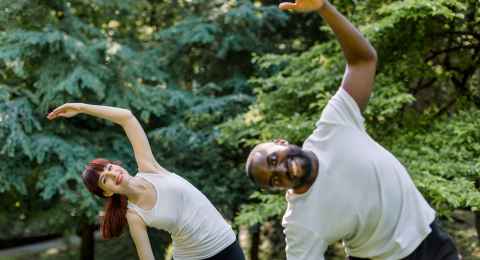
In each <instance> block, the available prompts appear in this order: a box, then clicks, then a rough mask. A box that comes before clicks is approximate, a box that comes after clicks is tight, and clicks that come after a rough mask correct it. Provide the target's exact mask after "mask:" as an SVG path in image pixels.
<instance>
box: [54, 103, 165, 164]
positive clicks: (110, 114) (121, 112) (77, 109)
mask: <svg viewBox="0 0 480 260" xmlns="http://www.w3.org/2000/svg"><path fill="white" fill-rule="evenodd" d="M79 113H84V114H87V115H91V116H95V117H99V118H103V119H107V120H109V121H112V122H113V123H116V124H119V125H121V126H122V128H123V130H124V131H125V133H126V134H127V137H128V140H129V141H130V143H131V145H132V147H133V152H134V153H135V159H136V161H137V165H138V170H139V171H140V172H158V171H165V170H164V169H163V168H162V167H161V166H160V164H158V162H157V161H156V160H155V158H154V156H153V153H152V148H151V147H150V143H149V142H148V138H147V135H146V134H145V131H144V130H143V128H142V126H141V125H140V122H138V120H137V118H135V116H134V115H133V114H132V113H131V112H130V110H128V109H123V108H118V107H109V106H97V105H89V104H83V103H66V104H64V105H62V106H59V107H57V108H56V109H55V110H53V111H52V112H51V113H49V114H48V116H47V118H48V119H50V120H53V119H55V118H58V117H66V118H70V117H73V116H75V115H77V114H79Z"/></svg>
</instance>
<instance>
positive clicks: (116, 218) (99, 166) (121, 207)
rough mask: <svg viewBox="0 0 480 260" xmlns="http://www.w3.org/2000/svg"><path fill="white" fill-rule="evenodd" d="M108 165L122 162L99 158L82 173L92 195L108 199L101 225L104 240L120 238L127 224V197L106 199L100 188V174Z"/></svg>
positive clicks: (90, 163)
mask: <svg viewBox="0 0 480 260" xmlns="http://www.w3.org/2000/svg"><path fill="white" fill-rule="evenodd" d="M108 164H115V165H120V162H118V161H110V160H107V159H102V158H98V159H95V160H92V161H90V162H89V163H88V164H87V166H86V167H85V170H84V171H83V173H82V179H83V183H85V186H86V187H87V189H88V190H89V191H90V192H91V193H93V194H95V195H97V196H99V197H102V198H105V199H106V202H105V206H104V211H105V215H104V217H103V221H102V223H101V225H100V229H101V230H102V237H103V239H111V238H114V237H118V236H120V235H121V234H122V231H123V228H124V227H125V225H126V224H127V218H126V213H127V197H126V196H125V195H120V194H113V195H112V196H110V197H105V195H104V194H103V190H102V188H100V187H99V186H98V179H99V178H100V174H101V173H102V172H103V171H104V169H105V167H106V166H107V165H108Z"/></svg>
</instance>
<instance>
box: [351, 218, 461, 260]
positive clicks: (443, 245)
mask: <svg viewBox="0 0 480 260" xmlns="http://www.w3.org/2000/svg"><path fill="white" fill-rule="evenodd" d="M430 227H431V228H432V232H430V234H428V236H427V237H426V238H425V240H423V242H422V243H421V244H420V245H419V246H418V247H417V249H415V251H413V252H412V253H411V254H410V255H408V256H407V257H406V258H404V260H459V255H458V251H457V248H456V247H455V244H454V243H453V240H452V239H451V238H450V237H449V236H448V234H447V233H446V232H445V231H443V230H442V229H441V228H440V225H439V223H438V220H437V219H435V220H434V221H433V222H432V224H431V225H430ZM349 259H350V260H362V259H364V258H357V257H350V258H349Z"/></svg>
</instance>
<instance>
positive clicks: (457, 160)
mask: <svg viewBox="0 0 480 260" xmlns="http://www.w3.org/2000/svg"><path fill="white" fill-rule="evenodd" d="M338 8H340V9H341V11H342V12H343V13H347V14H348V13H350V12H351V13H353V15H352V17H353V20H354V21H355V23H356V25H357V26H359V27H360V28H362V29H363V30H364V31H365V34H366V35H367V36H368V38H369V39H370V40H371V41H372V43H373V45H374V46H375V48H376V49H377V52H378V55H379V62H380V63H379V66H378V70H377V77H376V82H375V89H374V93H373V95H372V96H371V99H370V102H369V105H368V107H367V110H366V111H365V113H364V117H365V119H366V126H367V129H368V132H369V133H370V135H372V136H373V137H374V138H375V139H376V140H377V141H379V142H380V143H381V144H383V145H384V146H386V147H387V149H389V150H391V151H392V152H393V153H394V154H395V155H396V156H397V157H398V158H399V159H400V160H402V161H403V163H404V164H405V165H406V166H407V168H408V169H409V172H410V174H411V175H412V177H413V179H414V180H415V182H416V184H417V185H418V187H419V188H420V190H421V191H422V192H423V194H424V195H425V196H426V197H427V199H428V200H429V201H430V202H431V203H432V205H433V206H434V207H435V208H436V209H437V210H438V211H439V212H440V213H441V214H446V215H448V214H449V213H450V212H451V211H452V210H453V209H455V208H466V209H471V210H477V209H478V207H479V206H480V200H479V198H480V192H479V191H478V190H477V188H475V185H474V182H475V181H476V180H477V179H479V178H480V169H479V168H478V167H479V161H478V157H479V155H480V154H479V151H478V147H477V146H478V144H477V143H478V140H480V138H479V136H478V134H477V132H478V131H476V130H475V129H477V130H478V125H479V123H480V121H479V116H478V113H479V111H480V109H479V108H480V96H479V95H478V91H477V90H478V89H479V87H480V85H479V81H478V79H477V78H478V75H479V73H480V71H479V70H478V68H477V65H476V64H478V61H480V49H479V48H478V46H479V45H478V44H480V38H479V37H478V34H477V33H476V30H478V29H480V28H479V27H478V13H479V8H478V3H477V2H475V1H428V0H412V1H387V2H377V1H368V2H358V3H356V4H355V5H349V4H343V5H341V6H338ZM355 10H356V11H357V12H355ZM475 46H476V47H475ZM255 64H256V67H257V69H256V71H255V76H254V77H253V78H252V79H251V81H250V83H251V85H252V87H253V88H254V91H255V93H256V94H257V99H256V102H255V103H254V104H253V105H251V106H250V108H249V111H247V112H246V113H244V114H241V115H238V116H237V117H236V118H235V119H233V120H230V121H229V122H227V123H225V124H223V125H222V128H221V129H222V135H221V136H220V140H221V141H222V142H224V143H225V144H226V145H230V146H231V147H232V148H243V149H246V150H248V149H249V148H251V147H252V146H253V145H254V144H256V143H258V142H260V141H265V140H271V139H274V138H280V137H281V138H285V139H287V140H289V141H291V142H293V143H297V144H301V143H302V142H303V140H305V138H306V137H307V136H308V135H309V134H310V133H311V132H312V130H313V128H314V123H315V122H316V121H317V120H318V118H319V116H320V113H321V110H322V109H323V107H324V106H325V104H326V103H327V101H328V99H329V98H330V97H331V96H332V95H333V94H334V92H335V91H336V90H337V88H338V86H339V85H340V82H341V77H342V76H343V71H344V67H345V63H344V59H343V57H342V54H341V51H340V48H339V46H338V43H337V42H336V40H335V38H333V37H331V36H330V38H328V40H327V41H323V42H321V43H318V44H317V45H315V46H313V47H312V48H310V49H307V50H305V51H304V52H301V53H299V54H297V53H290V54H282V55H278V54H276V55H272V54H268V55H264V56H259V57H257V58H256V59H255ZM270 199H271V197H270V195H259V194H256V195H255V196H254V199H252V201H251V204H250V205H248V206H244V207H243V208H242V212H241V214H240V216H239V217H238V218H237V219H236V220H237V222H238V223H242V224H250V225H252V224H255V223H259V222H262V221H264V220H266V219H268V218H271V217H274V215H275V212H276V213H277V214H278V215H277V217H279V216H281V214H282V210H280V209H282V208H283V207H284V205H283V204H281V203H278V204H276V203H274V204H273V205H274V206H273V207H277V208H276V209H272V208H268V210H264V209H265V208H266V207H270V206H271V205H267V204H268V203H271V200H270ZM282 200H283V198H282V197H281V196H278V197H277V201H282Z"/></svg>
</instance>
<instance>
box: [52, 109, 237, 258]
mask: <svg viewBox="0 0 480 260" xmlns="http://www.w3.org/2000/svg"><path fill="white" fill-rule="evenodd" d="M79 113H84V114H88V115H91V116H95V117H99V118H104V119H107V120H110V121H112V122H114V123H116V124H119V125H121V126H122V127H123V129H124V131H125V133H126V134H127V137H128V139H129V141H130V143H131V144H132V146H133V152H134V155H135V160H136V162H137V166H138V171H139V172H138V174H137V175H136V176H134V177H132V176H130V175H129V174H128V172H127V171H126V170H125V169H124V168H122V167H121V166H120V164H119V163H118V162H114V161H109V160H106V159H95V160H93V161H91V162H90V163H89V164H88V165H87V166H86V169H85V171H84V172H83V173H82V178H83V181H84V183H85V185H86V186H87V188H88V190H89V191H90V192H92V193H93V194H95V195H97V196H100V197H102V198H106V200H107V201H106V203H105V216H104V220H103V223H102V225H101V226H102V227H101V230H102V235H103V237H104V238H105V239H109V238H112V237H117V236H119V235H120V234H121V232H122V229H123V227H124V226H125V225H126V224H127V223H128V227H129V230H130V235H131V236H132V238H133V241H134V243H135V246H136V248H137V252H138V255H139V258H140V259H141V260H146V259H154V256H153V252H152V248H151V245H150V241H149V239H148V235H147V226H149V227H154V228H158V229H162V230H166V231H167V232H169V233H170V235H171V237H172V241H173V246H174V252H173V258H174V259H175V260H183V259H218V260H220V259H225V260H227V259H228V260H237V259H239V260H244V256H243V253H242V251H241V249H240V247H239V245H238V242H237V241H236V237H235V234H234V233H233V231H232V229H231V227H230V226H229V225H228V224H227V223H226V222H225V220H224V219H223V218H222V216H221V215H220V213H219V212H218V211H217V210H216V209H215V207H214V206H213V205H212V204H211V203H210V201H209V200H208V199H207V198H206V197H205V196H204V195H203V194H202V193H201V192H200V191H199V190H197V189H196V188H195V187H194V186H193V185H191V184H190V183H189V182H187V181H186V180H185V179H183V178H182V177H180V176H178V175H176V174H174V173H171V172H169V171H167V170H166V169H164V168H163V167H161V166H160V165H159V164H158V162H157V161H156V160H155V158H154V157H153V154H152V150H151V148H150V144H149V142H148V139H147V136H146V135H145V132H144V131H143V129H142V127H141V125H140V123H139V122H138V120H137V119H136V118H135V116H133V115H132V113H131V112H130V111H129V110H126V109H122V108H116V107H108V106H96V105H88V104H82V103H67V104H64V105H62V106H60V107H58V108H56V109H55V110H54V111H52V112H51V113H50V114H48V119H50V120H52V119H55V118H58V117H66V118H70V117H73V116H75V115H77V114H79Z"/></svg>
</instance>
